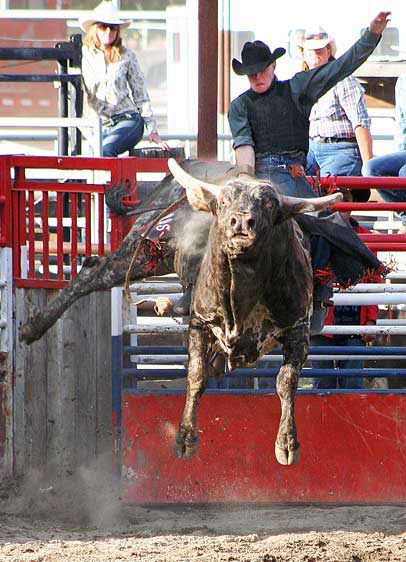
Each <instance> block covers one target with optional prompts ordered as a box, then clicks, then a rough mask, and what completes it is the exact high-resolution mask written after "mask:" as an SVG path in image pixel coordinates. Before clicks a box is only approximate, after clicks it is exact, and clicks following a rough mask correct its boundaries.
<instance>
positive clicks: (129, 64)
mask: <svg viewBox="0 0 406 562" xmlns="http://www.w3.org/2000/svg"><path fill="white" fill-rule="evenodd" d="M82 81H83V85H84V89H85V92H86V95H87V103H88V105H89V107H90V108H91V109H92V110H93V111H94V112H95V113H96V114H97V115H99V116H100V117H103V118H106V119H109V118H110V117H112V116H113V115H118V114H120V113H130V112H133V111H138V113H139V114H140V115H141V117H142V118H143V119H144V121H145V124H146V126H147V127H148V130H149V131H150V132H153V131H156V121H155V117H154V115H153V113H152V109H151V103H150V99H149V95H148V91H147V85H146V82H145V78H144V74H143V73H142V70H141V68H140V65H139V63H138V59H137V56H136V54H135V53H134V51H131V50H130V49H126V48H124V49H123V53H122V55H121V58H120V60H118V61H117V62H114V63H110V64H106V61H105V59H104V53H103V51H100V50H99V49H96V48H89V47H87V46H86V45H84V46H83V48H82Z"/></svg>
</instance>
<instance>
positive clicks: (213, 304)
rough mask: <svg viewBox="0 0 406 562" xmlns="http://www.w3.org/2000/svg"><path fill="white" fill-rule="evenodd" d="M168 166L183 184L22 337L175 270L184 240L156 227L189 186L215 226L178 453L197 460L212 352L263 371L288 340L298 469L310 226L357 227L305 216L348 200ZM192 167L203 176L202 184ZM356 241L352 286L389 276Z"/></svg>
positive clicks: (194, 321)
mask: <svg viewBox="0 0 406 562" xmlns="http://www.w3.org/2000/svg"><path fill="white" fill-rule="evenodd" d="M169 165H170V169H171V171H172V174H173V176H174V178H175V179H174V178H173V177H171V176H168V177H167V178H165V179H164V180H163V181H162V182H161V184H160V185H158V186H157V188H155V190H153V191H152V192H151V195H150V196H149V197H148V198H147V200H146V201H145V202H144V203H143V209H138V210H137V211H136V213H137V214H138V216H137V219H136V220H135V223H134V225H133V227H132V229H131V231H130V233H129V234H128V235H127V237H126V238H125V239H124V241H123V242H122V244H121V246H120V247H119V248H118V249H117V251H116V252H114V253H113V254H111V255H110V256H106V257H89V258H87V259H86V260H85V262H84V264H83V267H82V269H81V271H80V273H79V274H78V275H77V276H76V277H75V278H74V279H73V280H72V281H71V282H70V284H69V285H68V286H67V287H66V288H65V289H63V290H62V291H61V292H60V293H59V295H58V296H57V297H56V298H55V299H54V300H53V301H52V302H51V303H50V304H49V305H48V306H47V307H46V308H45V310H43V311H35V312H34V313H33V314H32V316H31V317H30V319H29V320H28V321H27V323H26V324H24V325H23V326H21V328H20V337H21V338H22V339H23V340H25V341H26V342H27V343H31V342H33V341H35V340H37V339H39V338H40V337H41V336H42V335H43V334H44V333H45V332H46V330H48V328H50V327H51V326H52V325H53V324H54V322H55V321H56V320H57V319H58V318H59V317H60V316H61V315H62V313H63V312H64V311H65V310H66V309H67V308H68V307H69V306H70V305H71V304H72V303H73V302H75V301H76V300H77V299H78V298H80V297H82V296H84V295H86V294H89V293H91V292H92V291H95V290H100V289H107V288H111V287H113V286H116V285H120V284H123V283H124V281H125V279H126V276H127V277H128V279H130V280H136V279H142V278H145V277H147V276H148V275H157V274H158V275H160V274H165V273H169V272H172V271H173V269H174V254H175V251H176V243H175V244H174V239H173V238H171V237H168V236H167V232H166V230H167V229H163V230H162V229H159V224H157V221H158V219H159V218H164V224H166V225H167V224H168V223H167V222H165V220H166V219H165V217H167V216H168V213H171V212H172V211H174V210H175V209H176V208H177V207H180V206H181V205H184V204H185V202H186V199H185V198H184V197H182V196H183V195H184V192H183V190H182V188H181V186H183V187H184V188H185V190H186V195H187V200H188V202H189V204H190V206H191V207H192V209H193V211H195V212H196V211H203V212H205V213H211V216H212V220H211V221H210V223H209V225H208V237H206V243H205V245H204V248H203V252H202V255H200V256H199V264H200V265H199V268H198V273H197V277H196V279H195V290H194V296H193V302H192V310H191V316H190V321H189V332H188V354H189V364H188V375H187V394H186V404H185V409H184V412H183V416H182V420H181V423H180V426H179V429H178V432H177V434H176V437H175V443H174V453H175V455H176V456H178V457H184V458H188V457H192V456H193V455H194V454H195V452H196V449H197V441H198V440H197V435H198V431H197V407H198V402H199V399H200V397H201V396H202V394H203V392H204V390H205V387H206V384H207V379H208V362H209V358H210V357H211V355H212V352H214V351H216V350H217V351H218V350H221V351H222V352H223V353H224V354H225V356H226V358H227V362H228V367H229V369H231V370H232V369H235V368H237V367H246V366H253V365H255V362H256V361H257V359H258V358H259V357H260V356H261V355H263V354H265V353H268V352H269V351H270V350H271V349H272V348H274V347H275V346H276V345H279V344H281V345H282V346H283V357H284V359H283V364H282V366H281V368H280V370H279V373H278V376H277V392H278V395H279V398H280V401H281V419H280V424H279V430H278V434H277V438H276V442H275V454H276V458H277V460H278V461H279V462H280V463H281V464H289V465H290V464H294V463H295V462H297V460H298V457H299V443H298V440H297V435H296V425H295V417H294V399H295V393H296V390H297V386H298V378H299V375H300V370H301V368H302V366H303V363H304V361H305V360H306V357H307V354H308V350H309V320H310V315H311V312H312V294H313V272H312V266H311V259H310V255H309V250H308V247H307V244H306V237H305V236H304V235H303V230H307V231H309V232H313V233H314V232H316V233H320V232H321V233H324V232H327V234H326V236H327V238H329V239H330V241H334V238H340V236H338V237H337V236H336V235H337V232H341V231H340V228H341V229H345V230H348V229H347V228H346V227H345V226H342V225H341V226H340V225H338V226H337V224H333V230H332V231H331V230H330V231H329V228H330V227H329V226H328V225H327V222H326V219H320V218H318V217H315V216H310V215H305V214H304V213H308V212H315V211H320V210H323V209H328V208H330V207H331V206H332V205H333V204H334V203H336V202H338V201H340V200H341V198H342V195H341V194H340V193H336V194H333V195H329V196H325V197H319V198H314V199H299V198H294V197H285V196H283V195H281V194H279V193H278V192H277V191H276V189H274V188H273V187H272V186H271V185H269V184H267V183H265V182H263V181H259V180H255V179H254V178H251V177H249V176H242V177H237V176H236V174H235V172H234V171H233V170H230V171H228V172H227V168H229V167H230V166H229V164H227V163H218V162H217V163H202V162H198V161H185V162H183V163H182V167H180V166H179V165H178V164H177V163H176V162H175V161H174V160H170V161H169ZM183 168H187V169H188V170H189V171H191V172H192V173H193V171H197V174H195V175H198V176H200V179H197V178H195V177H193V176H192V175H190V174H189V173H187V172H186V171H185V170H184V169H183ZM225 172H227V173H226V174H225V176H224V173H225ZM219 174H223V178H222V181H221V182H218V181H216V183H209V180H208V179H207V178H210V177H211V178H213V176H218V175H219ZM210 181H211V180H210ZM218 183H222V184H223V185H222V186H219V185H218ZM110 201H112V198H111V199H110ZM163 209H164V210H163ZM179 216H180V217H182V214H180V215H179ZM183 216H184V215H183ZM179 220H182V219H179ZM183 220H184V219H183ZM298 221H299V224H301V226H302V228H301V227H300V226H299V224H298ZM175 222H176V219H175ZM333 223H334V221H333ZM152 227H153V228H154V229H155V235H153V228H152ZM337 228H338V230H337ZM162 234H164V235H163V236H162ZM349 236H350V238H351V236H352V234H350V235H349ZM347 242H348V241H347V240H346V235H345V236H344V237H343V239H342V240H341V242H340V241H339V242H338V249H337V252H336V258H334V255H333V260H332V261H333V262H334V261H336V265H337V263H338V264H340V263H341V264H342V265H343V264H345V266H344V269H345V268H346V270H345V271H346V273H345V275H347V274H348V275H349V277H350V278H351V281H352V282H354V281H355V280H356V279H357V278H358V279H359V278H360V277H361V276H362V274H363V272H365V271H368V270H369V271H371V270H374V271H376V270H379V269H381V270H382V264H380V262H379V261H378V260H377V259H376V258H375V256H374V255H373V254H372V253H371V252H369V250H368V249H367V248H366V247H365V246H364V244H362V242H360V241H359V239H358V238H357V237H356V235H354V238H353V239H352V238H351V240H350V242H349V243H348V244H347ZM134 251H135V254H134ZM337 256H341V258H339V257H337ZM338 269H339V268H338ZM349 271H351V273H349Z"/></svg>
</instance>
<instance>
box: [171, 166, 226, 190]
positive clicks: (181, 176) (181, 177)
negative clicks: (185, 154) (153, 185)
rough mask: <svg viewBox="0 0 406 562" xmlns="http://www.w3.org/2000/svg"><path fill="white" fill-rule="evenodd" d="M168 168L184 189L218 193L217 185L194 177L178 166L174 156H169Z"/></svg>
mask: <svg viewBox="0 0 406 562" xmlns="http://www.w3.org/2000/svg"><path fill="white" fill-rule="evenodd" d="M168 168H169V169H170V171H171V173H172V175H173V177H174V178H175V180H176V181H177V182H179V183H180V184H181V185H182V186H183V187H184V188H185V189H191V190H192V191H195V190H200V189H204V190H206V191H208V192H209V193H211V194H212V195H214V196H215V197H217V195H218V194H219V191H220V189H219V186H218V185H215V184H211V183H206V182H204V181H203V180H199V179H197V178H194V177H193V176H191V175H190V174H188V173H187V172H185V170H184V169H183V168H182V167H181V166H179V164H178V163H177V162H176V160H175V159H174V158H169V160H168Z"/></svg>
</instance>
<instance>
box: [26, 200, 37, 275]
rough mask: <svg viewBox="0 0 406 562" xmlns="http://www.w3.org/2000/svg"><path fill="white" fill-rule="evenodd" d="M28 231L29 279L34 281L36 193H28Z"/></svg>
mask: <svg viewBox="0 0 406 562" xmlns="http://www.w3.org/2000/svg"><path fill="white" fill-rule="evenodd" d="M27 230H28V277H29V278H31V279H33V278H34V277H35V251H34V244H35V206H34V192H33V191H29V192H28V216H27Z"/></svg>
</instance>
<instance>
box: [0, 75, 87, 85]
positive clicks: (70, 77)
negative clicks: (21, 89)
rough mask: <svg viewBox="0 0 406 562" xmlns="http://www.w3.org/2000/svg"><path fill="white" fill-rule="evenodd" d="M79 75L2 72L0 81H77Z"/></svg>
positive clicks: (64, 82) (63, 82)
mask: <svg viewBox="0 0 406 562" xmlns="http://www.w3.org/2000/svg"><path fill="white" fill-rule="evenodd" d="M76 80H77V77H76V76H75V75H71V74H0V82H51V83H52V82H61V84H67V83H69V82H71V83H74V82H76Z"/></svg>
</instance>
